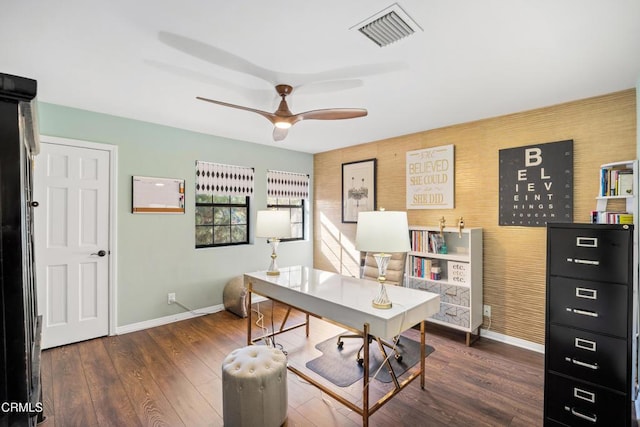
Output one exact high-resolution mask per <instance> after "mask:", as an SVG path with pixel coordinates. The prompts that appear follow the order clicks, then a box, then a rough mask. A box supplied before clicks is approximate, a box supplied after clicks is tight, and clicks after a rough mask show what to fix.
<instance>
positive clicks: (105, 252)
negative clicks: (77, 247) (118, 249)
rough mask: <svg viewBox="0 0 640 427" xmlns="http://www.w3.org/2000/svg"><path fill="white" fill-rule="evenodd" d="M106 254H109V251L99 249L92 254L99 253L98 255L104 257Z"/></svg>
mask: <svg viewBox="0 0 640 427" xmlns="http://www.w3.org/2000/svg"><path fill="white" fill-rule="evenodd" d="M106 254H107V251H104V250H99V251H98V252H96V253H93V254H91V255H98V256H100V257H102V256H105V255H106Z"/></svg>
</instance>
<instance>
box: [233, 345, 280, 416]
mask: <svg viewBox="0 0 640 427" xmlns="http://www.w3.org/2000/svg"><path fill="white" fill-rule="evenodd" d="M288 406H289V403H288V400H287V357H286V356H285V355H284V353H282V351H281V350H278V349H275V348H273V347H267V346H264V345H250V346H247V347H242V348H239V349H236V350H234V351H232V352H231V353H230V354H229V355H228V356H227V357H226V358H225V359H224V361H223V362H222V411H223V418H224V425H225V426H227V427H239V426H242V427H247V426H256V427H261V426H264V427H270V426H273V427H277V426H281V425H282V424H283V423H284V422H285V421H286V419H287V409H288Z"/></svg>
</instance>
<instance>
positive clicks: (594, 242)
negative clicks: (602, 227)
mask: <svg viewBox="0 0 640 427" xmlns="http://www.w3.org/2000/svg"><path fill="white" fill-rule="evenodd" d="M576 246H579V247H581V248H597V247H598V238H597V237H576Z"/></svg>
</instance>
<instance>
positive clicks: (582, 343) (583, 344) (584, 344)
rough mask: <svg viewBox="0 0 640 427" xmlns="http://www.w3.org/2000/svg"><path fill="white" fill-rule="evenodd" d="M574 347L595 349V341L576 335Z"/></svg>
mask: <svg viewBox="0 0 640 427" xmlns="http://www.w3.org/2000/svg"><path fill="white" fill-rule="evenodd" d="M575 347H576V348H581V349H583V350H589V351H596V342H595V341H589V340H585V339H583V338H578V337H576V339H575Z"/></svg>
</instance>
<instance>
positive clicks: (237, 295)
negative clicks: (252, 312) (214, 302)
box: [222, 276, 247, 318]
mask: <svg viewBox="0 0 640 427" xmlns="http://www.w3.org/2000/svg"><path fill="white" fill-rule="evenodd" d="M222 301H223V303H224V308H225V309H226V310H228V311H230V312H232V313H234V314H236V315H238V316H240V317H242V318H245V317H247V288H245V287H244V276H237V277H234V278H233V279H231V280H229V281H228V282H227V284H226V285H225V287H224V290H223V291H222Z"/></svg>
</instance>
